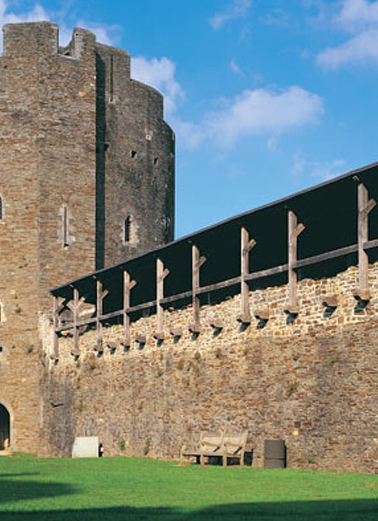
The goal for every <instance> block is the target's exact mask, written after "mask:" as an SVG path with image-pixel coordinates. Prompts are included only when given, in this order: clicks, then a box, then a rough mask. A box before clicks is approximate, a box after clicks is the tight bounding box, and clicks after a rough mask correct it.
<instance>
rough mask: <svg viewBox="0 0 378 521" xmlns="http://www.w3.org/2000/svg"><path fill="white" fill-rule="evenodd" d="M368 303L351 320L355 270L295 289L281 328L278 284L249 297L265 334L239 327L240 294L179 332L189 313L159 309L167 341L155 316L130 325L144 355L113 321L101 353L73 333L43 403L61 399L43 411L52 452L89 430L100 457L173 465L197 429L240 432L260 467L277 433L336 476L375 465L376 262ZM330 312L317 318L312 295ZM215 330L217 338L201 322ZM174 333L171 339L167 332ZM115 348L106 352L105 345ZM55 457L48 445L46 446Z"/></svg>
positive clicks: (301, 463) (294, 462) (291, 454)
mask: <svg viewBox="0 0 378 521" xmlns="http://www.w3.org/2000/svg"><path fill="white" fill-rule="evenodd" d="M370 281H371V290H372V295H373V298H372V299H371V302H370V304H369V305H368V307H367V309H365V311H363V312H360V313H356V312H355V306H356V300H355V299H354V297H353V290H355V288H356V287H357V282H358V273H357V268H355V267H352V268H349V269H348V270H347V271H345V272H343V273H341V274H339V275H338V276H336V277H334V278H332V279H323V280H319V281H314V280H310V279H307V280H303V281H302V282H300V283H299V284H298V298H299V310H300V312H299V316H298V318H297V319H296V320H295V322H294V323H292V324H290V325H289V324H287V317H286V315H285V314H284V309H285V305H286V304H287V299H288V288H287V286H281V287H271V288H268V289H266V290H259V291H253V292H251V293H250V303H251V309H252V310H253V309H257V308H261V307H264V308H269V309H270V319H269V321H268V322H267V324H266V326H265V327H264V328H263V329H257V327H256V325H257V321H256V322H253V323H252V324H251V325H250V327H248V328H247V329H246V330H245V331H240V327H239V325H238V323H237V322H236V316H237V314H238V313H239V302H240V296H239V295H238V296H235V297H232V298H229V299H227V300H225V301H224V302H222V303H220V304H217V305H206V306H203V307H202V308H201V321H202V326H203V330H202V332H201V334H200V335H199V336H198V338H197V339H196V340H193V339H192V336H191V334H190V333H189V332H188V325H189V324H190V323H191V322H192V316H191V307H188V308H187V309H184V310H175V311H173V310H171V311H169V310H168V311H166V312H165V317H164V318H165V322H166V324H165V326H166V327H165V331H166V340H165V341H164V343H163V344H162V345H160V346H158V345H157V342H156V340H154V339H153V333H154V332H155V331H156V316H155V315H153V316H151V317H146V318H141V319H139V320H138V321H136V322H134V323H133V324H132V339H134V338H135V334H137V333H139V334H144V335H146V337H147V343H146V344H145V346H144V347H143V348H141V346H139V345H138V344H137V343H136V342H134V341H133V342H132V346H131V348H130V350H129V351H127V352H124V350H123V347H122V346H121V344H120V342H121V340H122V326H111V327H108V328H104V341H105V350H104V354H103V355H102V357H98V356H97V354H96V353H95V352H94V350H93V348H94V346H95V344H96V332H95V331H88V332H86V333H84V334H83V335H82V336H81V337H80V346H81V355H80V357H79V359H78V360H77V361H74V358H73V357H72V356H71V355H70V348H71V347H72V338H69V337H66V338H61V339H60V341H59V345H60V358H59V363H58V365H56V366H53V367H51V373H50V388H49V389H48V390H47V396H49V399H50V400H51V401H52V402H56V403H60V404H63V405H62V406H61V407H55V408H52V409H51V411H50V413H51V414H50V420H49V421H50V426H49V431H50V432H51V439H50V443H51V447H55V450H56V447H58V453H59V454H60V455H68V454H69V453H70V450H71V447H72V443H73V439H74V437H75V435H77V436H85V435H88V436H89V435H96V436H97V435H98V436H99V438H100V441H101V443H103V445H104V449H105V454H106V455H120V454H124V455H134V456H140V455H143V454H146V453H148V455H149V456H152V457H159V458H178V456H179V451H180V447H181V445H182V444H183V443H184V442H189V441H191V440H196V439H197V438H198V436H199V433H200V431H201V430H203V429H209V430H213V429H216V430H220V429H231V430H244V429H247V430H248V432H249V440H248V445H249V447H250V448H253V451H254V460H253V463H254V465H258V466H261V465H263V444H264V440H265V439H268V438H282V439H284V440H285V441H286V444H287V447H288V465H289V466H290V467H306V468H321V469H337V470H345V471H363V472H374V471H377V470H378V385H377V382H378V297H377V296H375V295H378V291H377V290H378V264H375V265H373V266H371V267H370ZM330 294H333V295H337V296H338V298H339V306H338V307H337V309H336V311H335V312H334V314H333V315H332V316H331V317H330V318H324V316H323V313H324V307H323V306H322V304H321V297H322V296H325V295H330ZM215 317H216V318H218V319H220V320H221V321H222V322H223V325H224V328H223V329H222V331H221V332H220V333H219V334H218V335H216V334H215V333H214V330H213V329H212V328H211V327H210V326H209V323H210V322H211V321H212V320H213V319H214V318H215ZM179 326H182V327H183V331H184V334H183V336H182V337H181V338H180V339H179V340H178V341H177V342H176V343H175V342H174V341H173V339H172V338H171V337H169V335H168V331H169V330H170V329H171V328H172V327H179ZM108 342H110V343H116V344H117V348H116V350H115V352H114V353H112V352H111V350H110V349H109V348H107V347H106V346H107V343H108ZM52 450H53V449H52Z"/></svg>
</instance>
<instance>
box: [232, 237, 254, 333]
mask: <svg viewBox="0 0 378 521" xmlns="http://www.w3.org/2000/svg"><path fill="white" fill-rule="evenodd" d="M240 232H241V238H240V250H241V251H240V273H241V278H240V294H241V295H240V314H239V315H238V316H237V317H236V320H237V321H238V322H240V323H241V324H244V325H248V324H250V323H251V320H252V319H251V313H250V310H249V285H248V282H247V276H248V274H249V254H250V252H251V250H252V248H254V247H255V246H256V241H255V239H250V237H249V231H248V230H247V228H244V227H242V228H241V230H240Z"/></svg>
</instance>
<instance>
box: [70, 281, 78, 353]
mask: <svg viewBox="0 0 378 521" xmlns="http://www.w3.org/2000/svg"><path fill="white" fill-rule="evenodd" d="M73 297H74V298H73V309H72V315H73V330H74V348H73V350H72V351H71V354H72V355H74V356H79V354H80V350H79V330H78V328H77V322H78V313H79V291H78V290H77V289H76V288H74V290H73Z"/></svg>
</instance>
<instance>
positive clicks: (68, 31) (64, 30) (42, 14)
mask: <svg viewBox="0 0 378 521" xmlns="http://www.w3.org/2000/svg"><path fill="white" fill-rule="evenodd" d="M41 21H53V22H55V23H57V24H58V25H59V34H60V43H61V45H67V44H68V43H69V41H70V40H71V37H72V31H73V28H74V27H82V28H85V29H89V30H90V31H92V32H93V33H94V34H95V35H96V37H97V40H98V41H99V42H101V43H105V44H107V45H115V44H116V43H117V41H118V35H119V31H120V26H116V25H113V26H107V25H101V24H95V23H91V22H85V21H82V20H77V21H76V20H75V21H73V23H72V24H68V23H67V22H66V20H65V19H64V18H62V17H61V15H59V13H58V14H56V13H54V12H50V11H47V10H46V9H45V8H44V7H43V6H42V5H41V4H38V3H36V4H35V5H34V6H33V7H32V8H31V9H30V10H29V11H24V12H20V13H17V14H16V13H14V12H12V11H10V10H9V2H7V1H6V0H0V30H1V28H2V26H3V25H4V24H8V23H21V22H41ZM1 52H3V39H2V34H0V53H1Z"/></svg>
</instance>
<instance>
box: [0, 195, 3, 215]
mask: <svg viewBox="0 0 378 521" xmlns="http://www.w3.org/2000/svg"><path fill="white" fill-rule="evenodd" d="M2 218H3V198H2V197H1V196H0V220H1V219H2Z"/></svg>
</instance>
